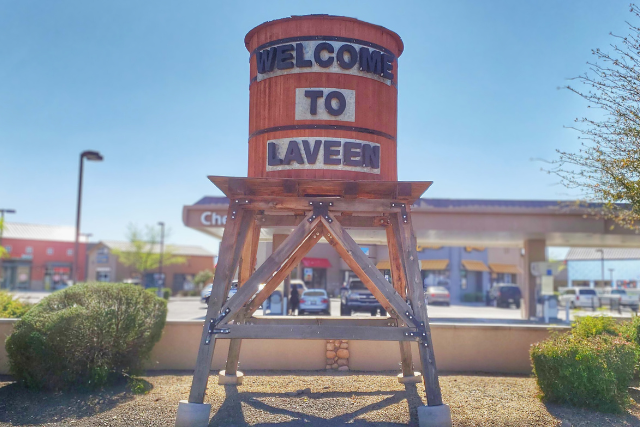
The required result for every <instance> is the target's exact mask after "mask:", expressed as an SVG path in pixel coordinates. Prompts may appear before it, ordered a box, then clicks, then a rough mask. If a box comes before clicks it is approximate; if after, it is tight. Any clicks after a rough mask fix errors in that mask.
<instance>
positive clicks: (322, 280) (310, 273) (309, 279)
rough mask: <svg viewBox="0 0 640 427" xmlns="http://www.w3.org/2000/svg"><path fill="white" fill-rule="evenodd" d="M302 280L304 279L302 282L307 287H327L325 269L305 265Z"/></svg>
mask: <svg viewBox="0 0 640 427" xmlns="http://www.w3.org/2000/svg"><path fill="white" fill-rule="evenodd" d="M302 280H304V284H305V285H306V286H307V288H308V289H311V288H319V289H326V288H327V269H326V268H311V267H305V268H304V269H303V278H302Z"/></svg>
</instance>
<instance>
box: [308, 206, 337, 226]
mask: <svg viewBox="0 0 640 427" xmlns="http://www.w3.org/2000/svg"><path fill="white" fill-rule="evenodd" d="M309 206H312V207H313V215H311V217H310V218H309V219H308V220H307V221H309V222H313V220H314V219H316V218H318V217H320V216H321V217H323V218H324V219H326V220H327V221H328V222H330V223H331V222H333V220H332V219H331V217H330V216H329V206H333V202H319V201H314V202H309Z"/></svg>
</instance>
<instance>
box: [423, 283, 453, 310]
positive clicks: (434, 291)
mask: <svg viewBox="0 0 640 427" xmlns="http://www.w3.org/2000/svg"><path fill="white" fill-rule="evenodd" d="M425 294H426V296H427V304H444V305H447V306H448V305H450V304H451V295H449V291H448V290H447V288H445V287H444V286H429V287H427V290H426V291H425Z"/></svg>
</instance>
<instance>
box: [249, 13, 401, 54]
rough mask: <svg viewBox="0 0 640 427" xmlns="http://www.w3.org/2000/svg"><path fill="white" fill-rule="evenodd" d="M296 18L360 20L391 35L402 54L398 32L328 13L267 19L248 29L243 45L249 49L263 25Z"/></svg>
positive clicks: (354, 20)
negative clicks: (250, 43)
mask: <svg viewBox="0 0 640 427" xmlns="http://www.w3.org/2000/svg"><path fill="white" fill-rule="evenodd" d="M297 19H307V20H308V19H335V20H339V21H349V22H362V23H364V24H367V25H371V26H373V27H377V28H380V29H381V30H382V31H384V32H386V33H389V34H390V35H391V37H393V38H394V39H395V41H396V44H397V45H398V56H400V55H402V51H403V50H404V43H403V42H402V39H401V38H400V36H399V35H398V33H396V32H395V31H391V30H390V29H388V28H385V27H383V26H381V25H376V24H372V23H370V22H367V21H361V20H359V19H357V18H351V17H348V16H340V15H328V14H312V15H292V16H290V17H288V18H280V19H274V20H273V21H267V22H263V23H262V24H260V25H258V26H257V27H254V28H253V29H252V30H251V31H249V32H248V33H247V35H246V36H245V37H244V45H245V47H246V48H247V50H249V52H251V51H250V49H249V42H250V41H251V39H252V38H253V35H254V34H255V33H256V32H257V31H258V30H260V29H262V28H264V27H268V26H269V25H273V24H277V23H279V22H283V21H291V20H297Z"/></svg>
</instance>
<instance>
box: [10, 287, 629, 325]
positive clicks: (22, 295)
mask: <svg viewBox="0 0 640 427" xmlns="http://www.w3.org/2000/svg"><path fill="white" fill-rule="evenodd" d="M49 294H50V293H49V292H33V291H27V292H14V295H15V296H16V298H18V299H20V300H22V301H26V302H30V303H32V304H35V303H38V302H39V301H40V300H41V299H42V298H44V297H46V296H47V295H49ZM168 308H169V314H168V317H167V318H168V320H204V317H205V314H206V311H207V310H206V309H207V307H206V305H205V304H203V303H202V302H200V298H199V297H171V298H170V299H169V303H168ZM565 313H566V311H565V309H564V307H560V308H559V310H558V318H559V319H560V320H561V321H564V319H565V318H566V314H565ZM255 314H256V315H258V316H260V315H262V314H263V313H262V310H258V311H256V313H255ZM428 314H429V319H430V320H431V321H444V322H448V321H451V322H454V321H455V322H472V323H485V322H490V323H495V322H501V323H521V322H523V320H522V319H521V314H520V310H519V309H515V308H497V307H487V306H485V305H482V304H453V305H451V306H442V305H429V307H428ZM591 315H608V316H613V317H631V312H630V311H629V310H628V309H626V308H625V309H622V311H621V312H620V313H619V312H617V311H610V310H605V309H598V310H589V309H583V310H572V311H571V313H570V318H571V320H574V319H575V317H576V316H591ZM331 316H332V317H339V316H340V298H331ZM353 316H354V317H370V316H371V314H370V313H354V314H353Z"/></svg>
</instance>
